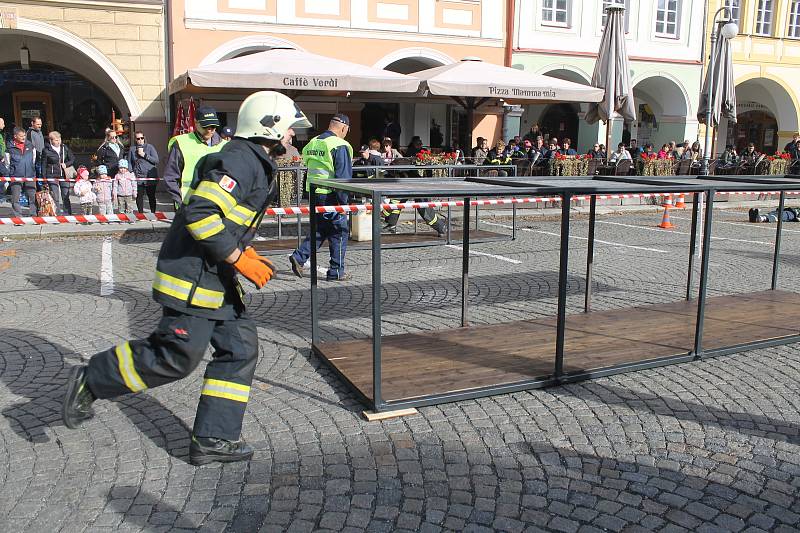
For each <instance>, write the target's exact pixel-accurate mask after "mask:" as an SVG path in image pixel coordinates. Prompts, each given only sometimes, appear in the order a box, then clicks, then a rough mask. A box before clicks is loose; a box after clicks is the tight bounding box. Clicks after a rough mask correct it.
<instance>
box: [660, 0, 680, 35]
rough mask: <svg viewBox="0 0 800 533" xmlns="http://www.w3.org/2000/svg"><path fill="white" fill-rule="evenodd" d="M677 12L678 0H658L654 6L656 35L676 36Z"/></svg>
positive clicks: (678, 8)
mask: <svg viewBox="0 0 800 533" xmlns="http://www.w3.org/2000/svg"><path fill="white" fill-rule="evenodd" d="M679 12H680V2H679V0H658V5H657V6H656V35H659V36H661V37H677V36H678V13H679Z"/></svg>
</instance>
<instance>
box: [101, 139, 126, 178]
mask: <svg viewBox="0 0 800 533" xmlns="http://www.w3.org/2000/svg"><path fill="white" fill-rule="evenodd" d="M95 155H96V156H97V166H100V165H105V166H106V170H107V171H108V175H109V176H116V175H117V172H119V160H120V159H124V158H125V147H124V146H123V145H122V141H120V140H119V138H118V137H117V132H116V131H114V130H112V129H111V128H106V140H105V141H103V144H101V145H100V148H98V149H97V152H96V154H95Z"/></svg>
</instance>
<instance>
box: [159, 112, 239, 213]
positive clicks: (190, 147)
mask: <svg viewBox="0 0 800 533" xmlns="http://www.w3.org/2000/svg"><path fill="white" fill-rule="evenodd" d="M217 128H219V118H218V117H217V111H216V110H215V109H214V108H213V107H208V106H201V107H198V108H197V111H196V112H195V120H194V131H192V132H189V133H184V134H183V135H176V136H175V137H173V138H171V139H170V140H169V143H168V144H167V148H169V155H168V156H167V163H166V165H165V166H164V185H165V186H166V187H167V191H168V192H169V194H170V196H172V200H173V201H174V202H175V209H176V210H177V208H178V206H180V205H181V203H182V202H183V199H184V198H185V197H186V191H188V190H189V184H190V183H191V182H192V178H193V177H194V167H195V166H196V165H197V162H198V161H200V159H202V158H203V156H205V155H208V154H213V153H214V152H219V150H220V148H222V146H223V145H224V144H225V142H226V141H224V140H222V137H220V136H219V135H218V134H217Z"/></svg>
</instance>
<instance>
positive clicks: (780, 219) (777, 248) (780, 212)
mask: <svg viewBox="0 0 800 533" xmlns="http://www.w3.org/2000/svg"><path fill="white" fill-rule="evenodd" d="M785 202H786V191H781V196H780V199H779V200H778V229H777V230H776V232H775V257H774V258H773V259H772V290H773V291H774V290H776V289H777V288H778V262H779V261H780V256H781V230H782V229H783V205H784V203H785Z"/></svg>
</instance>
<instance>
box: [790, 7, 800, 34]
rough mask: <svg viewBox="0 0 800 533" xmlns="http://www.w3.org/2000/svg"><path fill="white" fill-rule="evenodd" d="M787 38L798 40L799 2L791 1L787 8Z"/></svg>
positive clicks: (799, 23) (799, 30) (799, 28)
mask: <svg viewBox="0 0 800 533" xmlns="http://www.w3.org/2000/svg"><path fill="white" fill-rule="evenodd" d="M789 37H794V38H797V39H800V0H792V3H791V5H790V6H789Z"/></svg>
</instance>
